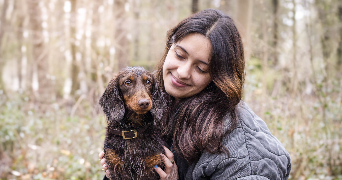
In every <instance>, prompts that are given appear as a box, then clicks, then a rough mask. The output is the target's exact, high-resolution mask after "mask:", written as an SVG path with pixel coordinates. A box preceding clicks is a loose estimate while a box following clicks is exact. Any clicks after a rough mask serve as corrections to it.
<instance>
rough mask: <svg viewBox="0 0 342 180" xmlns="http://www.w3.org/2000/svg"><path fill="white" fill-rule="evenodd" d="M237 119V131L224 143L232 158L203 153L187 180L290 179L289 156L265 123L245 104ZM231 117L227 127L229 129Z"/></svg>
mask: <svg viewBox="0 0 342 180" xmlns="http://www.w3.org/2000/svg"><path fill="white" fill-rule="evenodd" d="M237 116H238V118H239V121H240V123H239V124H238V127H237V128H236V129H235V130H234V131H233V132H231V133H230V134H229V135H228V137H226V138H225V139H224V140H223V145H224V146H225V147H227V148H228V150H229V152H230V155H231V156H230V157H228V156H227V155H226V154H219V155H218V154H210V153H208V152H204V153H203V154H202V156H201V157H200V159H199V161H198V162H197V163H196V164H195V165H191V166H190V167H192V168H189V171H190V172H188V173H187V178H186V179H196V180H197V179H208V178H209V177H210V179H240V180H250V179H260V180H264V179H272V180H273V179H279V180H281V179H287V178H288V175H289V173H290V170H291V162H290V156H289V154H288V153H287V152H286V150H285V148H284V147H283V145H282V144H281V143H280V142H279V140H278V139H277V138H275V137H274V136H273V135H272V134H271V132H270V131H269V129H268V128H267V125H266V123H265V122H264V121H263V120H262V119H261V118H259V117H258V116H257V115H256V114H255V113H254V112H253V111H252V110H251V109H250V108H249V107H248V106H247V105H246V104H245V103H244V102H242V101H241V102H240V103H239V105H238V107H237ZM228 117H229V116H227V120H226V122H225V124H226V125H227V127H229V125H230V123H229V122H230V121H229V118H228ZM227 129H228V128H227Z"/></svg>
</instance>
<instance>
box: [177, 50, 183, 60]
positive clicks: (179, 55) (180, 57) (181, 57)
mask: <svg viewBox="0 0 342 180" xmlns="http://www.w3.org/2000/svg"><path fill="white" fill-rule="evenodd" d="M175 54H176V57H177V58H178V59H180V60H183V59H185V57H183V56H182V55H181V53H179V52H177V50H176V49H175Z"/></svg>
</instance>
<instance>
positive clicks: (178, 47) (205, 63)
mask: <svg viewBox="0 0 342 180" xmlns="http://www.w3.org/2000/svg"><path fill="white" fill-rule="evenodd" d="M176 47H178V48H180V49H182V50H183V51H184V52H185V53H186V54H188V55H189V53H188V52H187V51H186V50H185V49H184V48H183V47H182V46H180V45H178V44H176ZM198 61H200V62H201V63H203V64H205V65H207V66H209V63H207V62H204V61H201V60H198Z"/></svg>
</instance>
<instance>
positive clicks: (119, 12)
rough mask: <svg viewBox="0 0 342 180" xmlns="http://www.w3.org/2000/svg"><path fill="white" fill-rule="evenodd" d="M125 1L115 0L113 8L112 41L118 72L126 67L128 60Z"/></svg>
mask: <svg viewBox="0 0 342 180" xmlns="http://www.w3.org/2000/svg"><path fill="white" fill-rule="evenodd" d="M126 3H128V2H127V0H115V1H114V6H113V12H114V19H115V26H114V33H115V34H114V40H115V45H116V46H115V49H116V51H115V52H116V60H117V61H118V70H121V69H123V68H125V67H126V66H127V65H128V58H129V48H128V46H129V41H128V38H127V32H128V31H127V28H126V27H127V25H128V22H127V20H128V17H127V16H128V15H127V12H126V11H125V5H126Z"/></svg>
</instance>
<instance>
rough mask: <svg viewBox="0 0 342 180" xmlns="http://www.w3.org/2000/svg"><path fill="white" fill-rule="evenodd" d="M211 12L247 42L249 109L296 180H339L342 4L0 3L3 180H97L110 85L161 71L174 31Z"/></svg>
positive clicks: (221, 0) (191, 0)
mask: <svg viewBox="0 0 342 180" xmlns="http://www.w3.org/2000/svg"><path fill="white" fill-rule="evenodd" d="M206 8H216V9H220V10H222V11H223V12H225V13H226V14H229V15H230V16H231V17H232V18H233V19H234V20H235V22H236V24H237V26H238V28H239V30H240V33H241V34H242V37H243V41H244V46H245V50H246V83H245V89H244V98H243V99H244V101H245V102H247V104H248V105H249V106H250V107H251V108H252V109H253V110H254V111H255V112H256V114H257V115H258V116H260V117H261V118H262V119H264V120H265V122H266V123H267V125H268V127H269V129H270V130H271V132H272V133H273V134H274V135H275V136H276V137H277V138H278V139H279V140H280V141H281V142H282V143H283V145H284V146H285V148H286V149H287V150H288V152H289V153H290V154H291V160H292V171H291V176H290V179H300V180H304V179H342V153H341V152H342V140H341V137H342V127H341V124H342V91H341V89H342V78H341V77H342V73H341V70H342V41H341V39H342V1H340V0H324V1H321V0H213V1H211V0H182V1H181V0H165V1H160V0H0V9H1V10H0V179H101V178H102V177H103V175H104V173H103V171H101V165H100V162H99V159H98V154H99V152H100V151H101V150H102V147H103V140H104V135H105V126H106V119H105V116H104V114H103V113H102V110H101V108H100V107H99V105H98V100H99V97H100V96H101V94H102V93H103V92H104V89H105V87H106V85H107V83H108V82H109V80H110V79H111V78H112V77H113V76H114V75H115V74H116V73H117V72H118V71H119V70H120V69H121V68H123V67H126V66H143V67H145V68H146V69H148V70H154V67H155V65H156V63H157V62H158V61H159V60H160V58H161V57H162V53H163V51H164V47H165V41H166V32H167V30H169V29H170V28H171V27H173V26H175V25H176V23H178V22H179V21H180V20H182V19H184V18H185V17H187V16H189V15H190V14H192V13H194V12H197V11H199V10H202V9H206Z"/></svg>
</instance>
